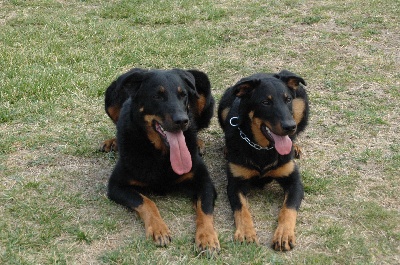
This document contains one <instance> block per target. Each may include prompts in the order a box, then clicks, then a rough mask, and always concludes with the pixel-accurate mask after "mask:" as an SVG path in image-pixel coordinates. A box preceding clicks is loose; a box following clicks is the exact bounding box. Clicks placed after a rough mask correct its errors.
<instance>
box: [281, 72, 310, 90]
mask: <svg viewBox="0 0 400 265" xmlns="http://www.w3.org/2000/svg"><path fill="white" fill-rule="evenodd" d="M274 77H276V78H278V79H280V80H282V81H283V82H284V83H285V84H286V85H287V86H288V87H289V88H291V89H293V90H296V89H297V88H298V87H299V85H300V83H301V84H303V85H305V86H306V85H307V84H306V81H304V79H303V78H301V77H300V76H298V75H296V74H294V73H292V72H290V71H288V70H282V71H281V72H280V73H279V74H275V75H274Z"/></svg>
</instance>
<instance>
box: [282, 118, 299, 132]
mask: <svg viewBox="0 0 400 265" xmlns="http://www.w3.org/2000/svg"><path fill="white" fill-rule="evenodd" d="M296 127H297V125H296V122H295V121H286V122H282V129H283V130H285V131H287V132H293V131H295V130H296Z"/></svg>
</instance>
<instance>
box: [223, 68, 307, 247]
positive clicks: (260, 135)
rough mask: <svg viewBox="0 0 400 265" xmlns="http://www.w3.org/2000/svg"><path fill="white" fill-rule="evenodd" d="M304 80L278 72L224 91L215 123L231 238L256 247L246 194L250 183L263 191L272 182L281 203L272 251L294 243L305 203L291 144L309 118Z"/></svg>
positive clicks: (294, 151)
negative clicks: (221, 136)
mask: <svg viewBox="0 0 400 265" xmlns="http://www.w3.org/2000/svg"><path fill="white" fill-rule="evenodd" d="M301 84H304V85H305V81H304V80H303V79H302V78H301V77H298V76H297V75H295V74H293V73H291V72H289V71H286V70H283V71H281V72H280V73H279V74H264V73H259V74H255V75H252V76H249V77H246V78H243V79H241V80H240V81H239V82H238V83H236V84H235V85H234V86H232V87H230V88H228V89H227V91H226V92H225V94H224V95H223V97H222V99H221V102H220V105H219V108H218V119H219V123H220V125H221V127H222V128H223V130H224V132H225V144H226V159H227V160H228V165H227V175H228V198H229V201H230V204H231V207H232V210H233V212H234V218H235V225H236V232H235V240H237V241H241V242H243V241H246V242H256V243H258V239H257V235H256V231H255V229H254V225H253V221H252V218H251V214H250V212H249V209H248V203H247V199H246V194H247V193H248V191H249V188H250V187H251V186H252V185H256V186H258V187H263V185H265V184H266V183H269V182H271V181H272V180H276V181H277V182H278V183H279V184H280V185H281V186H282V188H283V189H284V192H285V199H284V203H283V207H282V209H281V210H280V213H279V217H278V227H277V229H276V231H275V234H274V236H273V240H272V244H273V248H274V249H275V250H290V249H292V248H293V247H294V245H295V234H294V229H295V223H296V216H297V210H298V209H299V207H300V203H301V201H302V199H303V194H304V192H303V185H302V183H301V179H300V175H299V170H298V168H297V166H296V164H295V162H294V160H293V159H294V156H295V153H299V152H300V150H299V149H298V148H294V147H293V144H292V140H294V138H295V137H296V135H297V134H298V133H299V132H301V131H303V130H304V129H305V127H306V125H307V120H308V99H307V94H306V91H305V89H304V87H303V86H302V85H301Z"/></svg>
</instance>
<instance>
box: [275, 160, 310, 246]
mask: <svg viewBox="0 0 400 265" xmlns="http://www.w3.org/2000/svg"><path fill="white" fill-rule="evenodd" d="M278 182H279V184H280V185H281V186H282V187H283V189H284V191H285V200H284V202H283V206H282V209H281V210H280V212H279V216H278V227H277V228H276V230H275V234H274V237H273V239H272V247H273V248H274V249H275V250H278V251H279V250H280V251H282V250H283V251H287V250H291V249H293V248H294V247H295V245H296V236H295V232H294V230H295V226H296V217H297V211H298V210H299V208H300V204H301V201H302V199H303V196H304V189H303V184H302V183H301V180H300V175H299V172H298V169H297V167H295V169H294V171H293V173H292V174H290V175H289V176H288V177H287V178H282V179H278Z"/></svg>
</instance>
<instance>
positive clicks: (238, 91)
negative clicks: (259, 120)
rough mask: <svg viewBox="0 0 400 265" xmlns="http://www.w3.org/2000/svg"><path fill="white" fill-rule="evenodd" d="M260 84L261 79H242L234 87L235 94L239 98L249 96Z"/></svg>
mask: <svg viewBox="0 0 400 265" xmlns="http://www.w3.org/2000/svg"><path fill="white" fill-rule="evenodd" d="M260 82H261V80H260V79H258V78H254V77H245V78H242V79H240V80H239V82H237V83H236V84H235V85H234V86H233V93H234V94H235V95H236V96H237V97H239V98H241V97H246V96H249V95H251V93H252V92H253V91H254V89H255V88H256V87H257V86H258V85H259V84H260Z"/></svg>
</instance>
